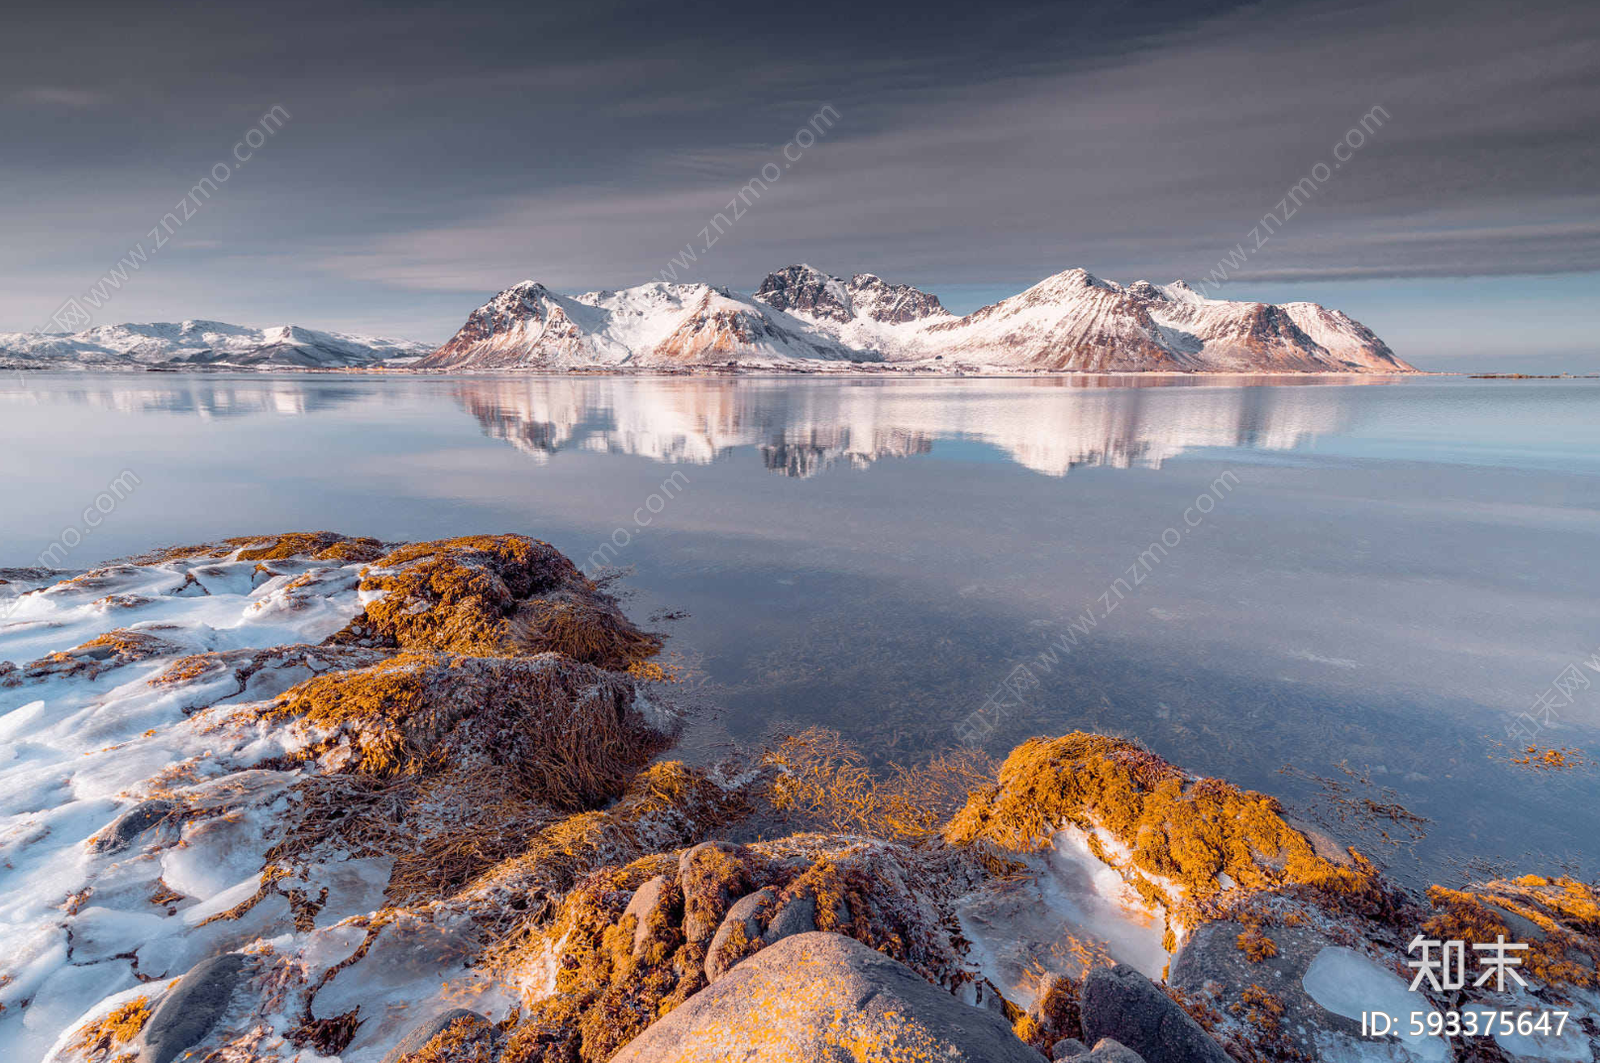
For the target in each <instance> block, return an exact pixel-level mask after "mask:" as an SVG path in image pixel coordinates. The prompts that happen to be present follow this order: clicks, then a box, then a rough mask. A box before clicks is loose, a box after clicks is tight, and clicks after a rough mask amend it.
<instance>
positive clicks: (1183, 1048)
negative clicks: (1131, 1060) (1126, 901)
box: [1078, 964, 1233, 1063]
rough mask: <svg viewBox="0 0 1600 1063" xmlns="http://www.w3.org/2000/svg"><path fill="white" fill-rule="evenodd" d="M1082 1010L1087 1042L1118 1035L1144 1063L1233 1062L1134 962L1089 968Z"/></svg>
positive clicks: (1079, 1008) (1094, 1042)
mask: <svg viewBox="0 0 1600 1063" xmlns="http://www.w3.org/2000/svg"><path fill="white" fill-rule="evenodd" d="M1078 1010H1079V1014H1080V1015H1081V1016H1082V1021H1083V1039H1084V1040H1085V1041H1088V1042H1090V1043H1091V1044H1098V1042H1100V1041H1101V1040H1102V1039H1104V1038H1111V1039H1114V1040H1116V1041H1117V1042H1119V1043H1120V1044H1122V1045H1125V1046H1126V1047H1128V1048H1130V1049H1132V1050H1133V1051H1134V1052H1136V1053H1138V1054H1139V1056H1141V1057H1142V1058H1143V1059H1144V1060H1145V1063H1233V1061H1232V1060H1231V1059H1230V1058H1229V1056H1228V1053H1226V1052H1224V1051H1223V1050H1222V1046H1221V1045H1219V1044H1217V1042H1215V1041H1213V1040H1212V1039H1211V1037H1210V1036H1209V1035H1207V1033H1206V1032H1205V1030H1203V1029H1201V1027H1200V1024H1199V1023H1197V1022H1195V1021H1194V1019H1192V1018H1190V1017H1189V1015H1188V1013H1187V1012H1185V1011H1184V1010H1183V1009H1182V1008H1180V1007H1179V1006H1178V1005H1177V1004H1175V1003H1174V1002H1173V1001H1172V999H1171V998H1170V997H1168V996H1167V995H1166V994H1165V993H1163V992H1162V991H1161V990H1160V989H1159V988H1157V987H1156V985H1155V984H1154V983H1153V982H1151V981H1150V979H1148V978H1146V977H1145V976H1144V975H1142V974H1140V973H1139V972H1138V971H1136V970H1134V969H1133V968H1131V967H1127V966H1123V965H1121V964H1119V965H1117V966H1115V967H1096V968H1095V969H1094V970H1092V971H1090V972H1089V976H1088V977H1087V978H1085V979H1084V981H1083V995H1082V997H1081V998H1080V1000H1079V1002H1078ZM1096 1051H1098V1048H1097V1049H1096Z"/></svg>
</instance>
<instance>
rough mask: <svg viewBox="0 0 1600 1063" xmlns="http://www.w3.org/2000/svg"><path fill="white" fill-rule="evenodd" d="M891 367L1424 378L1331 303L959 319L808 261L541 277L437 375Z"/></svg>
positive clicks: (1177, 291)
mask: <svg viewBox="0 0 1600 1063" xmlns="http://www.w3.org/2000/svg"><path fill="white" fill-rule="evenodd" d="M867 364H879V365H884V366H893V367H905V368H921V369H945V370H953V369H970V370H974V371H982V370H1000V371H1007V372H1073V371H1077V372H1141V371H1167V372H1263V371H1266V372H1339V373H1343V372H1379V373H1396V372H1414V371H1415V370H1414V369H1413V368H1412V367H1411V366H1410V365H1407V364H1406V363H1405V362H1403V361H1401V360H1400V359H1399V358H1397V357H1396V356H1395V354H1394V352H1393V351H1391V350H1390V349H1389V348H1388V347H1387V346H1386V345H1385V344H1384V343H1383V341H1382V340H1380V339H1378V337H1377V336H1375V335H1374V334H1373V333H1372V330H1370V329H1368V328H1367V327H1366V326H1365V325H1362V324H1361V323H1360V322H1358V321H1356V320H1354V319H1353V318H1351V317H1349V316H1348V315H1347V314H1344V313H1342V312H1340V311H1338V310H1330V309H1328V308H1326V307H1324V306H1321V305H1319V304H1317V303H1307V302H1296V303H1285V304H1283V305H1274V304H1271V303H1254V302H1235V301H1229V300H1222V299H1208V298H1205V297H1204V296H1202V295H1200V294H1199V293H1197V292H1196V291H1194V289H1192V288H1190V287H1189V286H1188V285H1187V284H1185V283H1184V282H1182V281H1177V282H1175V283H1173V284H1168V285H1155V284H1151V283H1149V282H1148V281H1139V282H1137V283H1135V284H1131V285H1128V286H1126V287H1124V286H1123V285H1120V284H1117V283H1115V282H1112V281H1107V280H1102V279H1101V278H1099V277H1096V276H1094V275H1093V274H1091V273H1089V272H1087V271H1086V270H1082V269H1070V270H1066V271H1064V272H1062V273H1058V274H1056V275H1054V276H1052V277H1047V278H1046V279H1044V280H1042V281H1040V282H1039V283H1038V284H1035V285H1034V286H1033V287H1031V288H1028V289H1027V290H1026V291H1023V292H1020V293H1018V294H1016V295H1013V296H1011V297H1009V298H1006V299H1002V300H1000V301H999V302H996V303H992V304H990V305H988V306H985V307H982V308H981V309H978V310H975V311H973V312H972V313H970V314H967V315H966V316H964V317H957V316H956V315H954V314H952V313H950V312H949V311H948V310H946V309H945V307H944V306H943V304H941V303H940V302H939V299H938V298H937V297H936V296H934V295H931V294H929V293H927V292H923V291H920V290H918V289H916V288H913V287H911V286H909V285H905V284H891V283H889V282H887V281H884V280H883V279H882V278H880V277H877V276H875V275H873V274H871V273H858V274H856V275H855V276H853V277H851V278H850V279H849V280H845V279H844V278H841V277H835V276H831V275H829V274H826V273H823V272H822V271H820V270H817V269H815V268H813V267H811V266H808V265H803V264H802V265H795V266H789V267H786V268H784V269H781V270H779V271H777V272H776V273H771V274H768V276H767V278H766V279H765V280H764V281H762V283H761V285H760V287H759V288H757V289H756V291H755V293H754V294H752V295H748V296H747V295H742V294H739V293H737V292H734V291H731V290H729V289H727V288H720V287H714V286H711V285H706V284H669V283H665V282H661V281H654V282H651V283H648V284H641V285H638V286H636V287H633V288H623V289H620V290H616V291H611V290H606V291H596V292H587V293H584V294H582V295H571V296H569V295H561V294H559V293H557V292H553V291H551V290H550V289H549V288H546V287H545V286H544V285H542V284H539V283H537V282H535V281H531V280H530V281H523V282H522V283H521V284H517V285H514V286H512V287H510V288H507V289H506V290H505V291H502V292H500V293H499V294H498V295H496V296H495V297H494V298H493V299H491V300H489V301H488V302H487V303H485V304H484V305H483V306H480V307H479V308H478V309H477V310H474V311H473V312H472V314H471V315H469V316H468V318H467V321H466V323H465V324H464V325H462V327H461V328H460V330H459V331H457V332H456V334H455V335H454V336H453V337H451V339H450V340H449V342H447V343H445V344H444V346H442V347H440V348H439V349H438V350H436V351H434V352H433V353H432V354H430V355H428V356H427V357H426V358H424V359H422V360H421V361H419V362H417V363H416V365H417V367H418V368H423V369H456V370H460V369H576V368H623V369H626V368H656V369H661V368H673V367H688V366H727V365H737V366H749V367H770V368H790V369H804V368H812V369H839V368H849V367H851V366H864V365H867Z"/></svg>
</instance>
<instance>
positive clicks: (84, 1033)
mask: <svg viewBox="0 0 1600 1063" xmlns="http://www.w3.org/2000/svg"><path fill="white" fill-rule="evenodd" d="M149 1021H150V998H149V997H135V998H134V999H133V1000H130V1001H128V1002H127V1003H126V1004H123V1005H121V1006H120V1007H117V1008H113V1009H112V1010H111V1011H109V1012H107V1013H106V1014H105V1015H103V1016H101V1017H100V1018H98V1019H96V1020H94V1021H93V1022H91V1023H89V1024H87V1025H86V1026H84V1027H83V1029H81V1030H79V1031H78V1036H77V1039H76V1040H75V1041H74V1042H73V1045H72V1048H73V1051H76V1052H81V1053H83V1057H84V1059H86V1060H87V1061H88V1063H100V1061H101V1060H104V1059H107V1058H108V1057H110V1055H111V1053H113V1052H115V1051H116V1050H117V1049H119V1048H121V1047H122V1046H123V1045H125V1044H127V1043H128V1042H129V1041H131V1040H133V1039H134V1038H135V1037H137V1036H138V1035H139V1031H140V1030H143V1029H144V1025H145V1023H147V1022H149Z"/></svg>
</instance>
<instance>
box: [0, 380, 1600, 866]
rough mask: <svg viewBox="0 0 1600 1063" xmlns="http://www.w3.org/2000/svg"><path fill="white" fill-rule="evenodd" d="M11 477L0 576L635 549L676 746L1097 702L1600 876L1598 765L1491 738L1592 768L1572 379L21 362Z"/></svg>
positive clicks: (1363, 826)
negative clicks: (246, 559)
mask: <svg viewBox="0 0 1600 1063" xmlns="http://www.w3.org/2000/svg"><path fill="white" fill-rule="evenodd" d="M0 491H3V495H0V497H4V498H5V499H6V503H5V505H4V506H3V507H0V566H4V565H17V566H20V565H32V564H36V563H38V560H39V558H40V557H41V555H43V556H44V557H45V559H46V560H47V561H51V562H53V563H54V564H55V565H57V566H58V567H67V568H85V567H89V566H91V565H93V564H96V563H98V562H100V561H103V560H106V559H109V558H112V557H117V556H121V555H126V554H131V553H135V552H139V551H143V550H146V549H149V548H151V547H154V546H157V545H162V544H168V543H175V542H188V541H198V540H203V539H208V538H216V537H221V536H225V535H234V534H240V533H245V532H257V531H261V532H266V531H280V530H302V529H316V528H331V529H334V530H338V531H344V532H348V533H351V534H364V535H373V536H377V537H380V538H384V539H416V538H434V537H439V536H445V535H452V534H459V533H466V532H486V531H493V532H498V531H516V532H526V533H529V534H533V535H537V536H539V537H541V538H545V539H548V540H550V541H551V542H553V543H554V544H555V545H557V546H558V547H560V548H561V549H562V550H564V551H566V552H567V553H568V554H569V555H571V556H572V557H573V558H574V559H575V560H577V561H579V562H580V563H583V564H586V565H588V566H590V567H592V568H598V567H600V566H623V567H627V568H628V569H629V570H630V571H629V574H628V575H627V576H626V578H625V579H624V581H623V582H622V583H621V584H620V585H619V587H620V588H621V589H622V590H623V591H624V593H626V594H627V595H628V601H627V607H628V608H629V610H630V611H631V612H632V613H633V615H635V616H636V617H638V618H640V619H641V620H644V619H647V618H650V617H657V618H658V619H656V620H655V621H654V622H653V624H652V625H651V626H655V627H658V628H661V629H664V630H666V631H668V632H670V633H671V635H672V638H671V641H670V644H669V649H670V651H671V652H672V653H674V654H676V655H678V656H677V659H678V660H679V662H680V663H681V664H682V665H683V666H684V670H685V674H686V676H687V678H688V679H689V680H690V685H689V688H690V689H694V690H695V696H696V698H697V700H699V701H700V702H702V703H704V705H705V706H706V707H707V709H708V711H707V712H705V713H703V714H702V715H701V716H699V717H698V718H697V721H696V724H695V727H694V729H693V731H692V733H691V735H690V736H689V739H688V749H689V750H690V751H691V752H692V753H694V754H695V755H714V754H715V752H716V751H717V750H718V749H719V748H722V747H723V746H724V745H726V744H728V743H733V742H753V741H758V740H760V739H762V738H763V737H765V736H768V735H770V734H771V733H773V732H775V731H781V730H785V729H794V728H797V727H800V726H804V725H806V724H809V723H821V724H825V725H827V726H831V727H835V728H837V729H839V730H841V731H843V732H844V733H845V734H846V735H847V736H849V737H851V738H853V739H854V740H856V741H858V742H860V743H861V744H862V745H863V746H864V747H865V748H867V749H868V750H869V751H870V752H871V753H872V754H873V755H874V757H876V758H878V759H880V760H887V759H898V760H902V761H908V762H909V761H915V760H917V759H919V758H920V757H923V756H926V755H927V754H928V753H929V752H931V751H933V750H936V749H938V748H941V747H944V746H948V745H950V744H952V743H954V742H956V741H957V740H958V734H959V735H965V736H967V737H969V738H971V739H973V740H975V741H980V742H981V743H982V744H983V745H984V747H985V748H987V749H988V750H990V751H991V752H994V753H996V754H1003V753H1004V752H1005V751H1006V750H1007V749H1009V748H1010V747H1011V746H1012V745H1014V744H1015V743H1016V742H1017V741H1020V740H1021V739H1022V738H1025V737H1027V736H1029V735H1032V734H1050V733H1059V732H1061V731H1064V730H1068V729H1071V728H1074V727H1083V728H1089V729H1094V730H1101V731H1108V732H1114V733H1120V734H1127V735H1131V736H1134V737H1137V738H1139V739H1141V740H1143V741H1144V742H1146V743H1148V744H1149V745H1150V746H1152V747H1153V748H1154V749H1156V750H1157V751H1158V752H1160V753H1162V754H1164V755H1166V756H1168V757H1169V758H1171V759H1173V760H1174V761H1176V762H1178V763H1180V764H1182V765H1184V766H1185V767H1187V768H1189V769H1191V770H1194V771H1197V772H1203V773H1208V774H1217V775H1222V776H1225V777H1228V778H1230V779H1232V780H1234V781H1236V782H1238V783H1240V784H1243V785H1247V786H1253V787H1256V788H1258V789H1262V790H1265V791H1268V792H1271V793H1274V794H1277V795H1280V796H1281V797H1282V798H1283V799H1284V800H1285V801H1286V802H1287V803H1289V804H1290V806H1291V807H1292V808H1295V809H1297V810H1299V811H1301V812H1303V813H1304V814H1306V815H1317V816H1321V817H1322V819H1323V820H1324V821H1326V822H1328V823H1330V824H1332V825H1334V826H1335V827H1336V828H1337V829H1339V830H1342V831H1344V832H1346V833H1349V834H1354V835H1359V836H1361V837H1362V838H1363V839H1365V840H1367V841H1368V843H1369V844H1370V845H1372V846H1374V847H1375V851H1376V852H1377V855H1379V856H1380V857H1383V858H1384V859H1386V860H1388V861H1389V862H1391V863H1392V865H1393V866H1394V868H1395V870H1396V871H1397V872H1399V873H1401V874H1402V875H1406V876H1408V877H1411V876H1415V875H1421V874H1424V873H1425V874H1427V875H1430V876H1432V877H1434V878H1436V879H1437V878H1440V877H1451V876H1453V875H1454V874H1455V873H1456V872H1457V871H1458V870H1459V867H1460V863H1461V861H1464V860H1468V859H1472V858H1478V859H1483V860H1489V861H1497V862H1498V861H1509V862H1510V863H1511V864H1513V865H1514V866H1516V867H1517V868H1519V869H1522V870H1530V871H1531V870H1559V869H1560V868H1561V867H1563V866H1572V867H1574V868H1575V869H1577V870H1579V871H1580V872H1582V873H1585V874H1588V875H1593V874H1595V873H1596V871H1597V865H1600V861H1597V859H1596V854H1597V853H1600V846H1597V845H1596V844H1595V843H1596V842H1597V841H1600V820H1597V817H1596V815H1595V813H1594V811H1593V810H1594V808H1595V802H1596V798H1597V797H1600V770H1597V769H1596V768H1595V767H1594V766H1593V765H1592V764H1591V765H1589V766H1587V767H1579V768H1578V769H1575V770H1568V771H1560V772H1539V771H1533V770H1531V769H1528V768H1525V767H1519V766H1515V765H1512V764H1509V763H1508V759H1509V753H1510V749H1509V744H1510V743H1511V741H1512V739H1511V738H1509V737H1508V735H1507V728H1508V726H1509V725H1511V724H1513V723H1515V722H1516V721H1517V718H1518V716H1519V714H1522V713H1533V714H1534V715H1535V716H1536V717H1538V720H1537V721H1536V722H1534V721H1529V720H1526V719H1524V720H1523V721H1522V723H1521V726H1522V727H1523V729H1525V730H1527V729H1537V732H1538V733H1537V735H1536V737H1535V739H1534V740H1535V741H1536V742H1537V743H1538V744H1539V745H1541V746H1577V747H1581V748H1584V749H1586V750H1589V751H1590V755H1591V756H1593V757H1600V739H1597V734H1596V732H1597V730H1600V656H1595V655H1597V654H1600V565H1597V564H1596V558H1597V556H1600V550H1597V546H1600V520H1597V517H1600V514H1597V512H1596V510H1597V508H1600V382H1597V381H1467V380H1455V379H1428V378H1424V379H1405V380H1387V379H1385V380H1378V379H1366V380H1338V379H1332V380H1330V379H1327V378H1317V379H1298V380H1297V379H1293V378H1289V379H1285V378H1262V379H1250V380H1244V379H1239V378H1229V379H1226V380H1215V379H1213V380H1197V379H1194V378H1161V379H1156V378H1128V377H1123V378H1099V379H1089V378H1082V379H1055V378H1052V379H1023V380H973V379H931V380H930V379H925V380H878V379H845V380H839V379H817V378H813V377H805V378H789V377H740V378H720V377H717V378H712V377H692V378H618V377H542V376H515V377H474V378H450V377H412V376H396V377H370V378H369V377H353V376H352V377H341V376H255V375H251V376H220V375H204V376H184V375H166V374H144V375H137V376H132V375H115V376H110V375H107V376H100V375H84V374H71V375H66V374H63V375H53V374H52V375H30V376H26V377H23V378H20V379H19V378H17V377H15V376H12V377H8V378H5V380H4V382H3V383H0ZM97 503H98V506H99V511H97V510H96V509H95V507H96V505H97ZM86 507H88V508H87V509H86ZM101 511H103V512H101ZM679 612H683V613H687V614H688V615H687V616H686V617H682V618H679V619H668V618H666V617H665V614H668V613H679ZM1591 659H1593V663H1594V666H1595V667H1594V668H1587V667H1584V666H1583V663H1584V662H1589V661H1591ZM1574 668H1576V670H1573V669H1574ZM1574 677H1576V678H1574ZM1579 680H1581V681H1582V683H1584V684H1587V685H1579ZM1541 698H1542V699H1543V704H1542V705H1539V704H1536V703H1538V702H1539V701H1540V699H1541ZM986 703H989V709H988V711H987V713H986V714H985V715H979V716H973V715H972V714H973V713H974V712H975V710H979V709H980V708H981V707H983V706H984V705H985V704H986ZM1285 769H1287V770H1285ZM1317 779H1324V780H1328V781H1327V782H1318V781H1317ZM1330 798H1332V799H1331V800H1330ZM1369 799H1370V800H1371V801H1372V802H1374V803H1376V804H1377V805H1379V806H1387V805H1393V804H1397V803H1398V804H1400V805H1403V806H1404V807H1405V808H1407V809H1409V810H1411V812H1413V813H1415V814H1416V815H1418V816H1422V817H1426V818H1427V820H1428V822H1427V823H1425V824H1418V823H1410V822H1409V821H1396V820H1394V819H1393V818H1392V817H1391V816H1388V815H1385V814H1383V813H1382V812H1381V811H1380V812H1376V813H1375V812H1374V811H1373V809H1372V807H1371V806H1368V805H1366V804H1364V803H1363V802H1364V801H1366V800H1369ZM1341 816H1342V817H1344V818H1343V821H1342V822H1341V820H1340V818H1339V817H1341ZM1379 831H1386V832H1387V833H1388V835H1389V837H1390V839H1391V840H1389V841H1385V840H1384V839H1383V838H1382V837H1381V836H1380V835H1379V833H1378V832H1379Z"/></svg>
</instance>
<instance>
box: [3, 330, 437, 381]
mask: <svg viewBox="0 0 1600 1063" xmlns="http://www.w3.org/2000/svg"><path fill="white" fill-rule="evenodd" d="M429 349H430V347H429V345H428V344H424V343H416V342H413V341H410V340H395V339H384V338H380V337H371V336H353V335H349V334H347V333H342V332H325V331H321V330H319V329H309V328H305V327H304V326H301V325H293V324H289V325H272V326H269V327H267V328H251V327H249V326H247V325H231V324H228V323H227V322H224V321H209V320H203V319H195V320H189V321H181V322H174V321H153V322H146V323H136V322H130V323H127V324H120V325H96V326H95V327H93V328H89V329H85V330H83V331H82V332H74V333H55V332H13V333H4V334H0V364H3V365H5V366H7V367H10V368H28V369H39V368H58V367H64V366H66V367H70V366H80V367H86V368H97V369H99V368H110V369H115V368H149V367H155V366H184V365H188V366H206V365H225V366H255V367H294V368H343V367H352V366H363V365H371V364H374V363H376V362H379V361H384V360H391V361H392V360H400V361H402V362H404V361H409V360H412V359H415V358H419V357H421V356H422V355H424V354H427V353H428V351H429Z"/></svg>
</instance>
